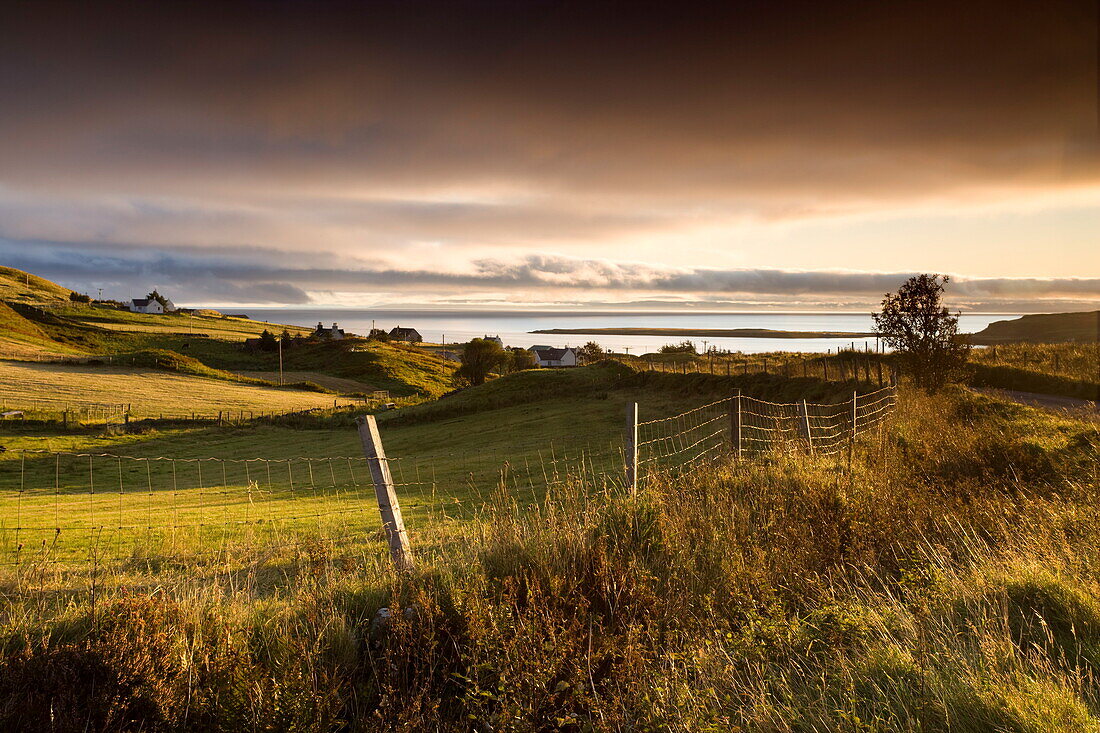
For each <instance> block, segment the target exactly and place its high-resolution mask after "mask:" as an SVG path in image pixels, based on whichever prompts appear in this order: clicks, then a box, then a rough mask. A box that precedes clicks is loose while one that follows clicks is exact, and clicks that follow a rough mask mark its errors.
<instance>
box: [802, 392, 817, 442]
mask: <svg viewBox="0 0 1100 733" xmlns="http://www.w3.org/2000/svg"><path fill="white" fill-rule="evenodd" d="M802 420H803V422H804V424H805V425H806V442H807V443H809V444H810V454H811V455H812V454H813V452H814V434H813V432H811V430H810V406H809V405H807V404H806V400H805V399H803V400H802Z"/></svg>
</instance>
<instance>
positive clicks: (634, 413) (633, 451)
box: [625, 402, 638, 495]
mask: <svg viewBox="0 0 1100 733" xmlns="http://www.w3.org/2000/svg"><path fill="white" fill-rule="evenodd" d="M625 446H626V456H625V457H626V487H627V488H628V489H630V493H631V494H632V495H633V494H637V493H638V403H637V402H630V403H628V404H627V406H626V441H625Z"/></svg>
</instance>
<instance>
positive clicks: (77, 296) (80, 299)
mask: <svg viewBox="0 0 1100 733" xmlns="http://www.w3.org/2000/svg"><path fill="white" fill-rule="evenodd" d="M69 300H71V301H72V302H74V303H91V302H92V299H91V297H90V296H87V295H85V294H84V293H78V292H76V291H75V290H74V291H72V292H71V293H69Z"/></svg>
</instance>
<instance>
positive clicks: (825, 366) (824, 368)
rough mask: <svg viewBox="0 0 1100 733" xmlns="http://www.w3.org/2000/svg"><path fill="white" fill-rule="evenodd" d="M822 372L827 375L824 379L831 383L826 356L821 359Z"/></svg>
mask: <svg viewBox="0 0 1100 733" xmlns="http://www.w3.org/2000/svg"><path fill="white" fill-rule="evenodd" d="M821 371H822V373H823V374H824V375H825V377H824V379H825V381H826V382H828V381H829V361H828V359H826V358H825V357H824V356H823V357H821Z"/></svg>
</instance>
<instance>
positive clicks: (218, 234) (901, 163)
mask: <svg viewBox="0 0 1100 733" xmlns="http://www.w3.org/2000/svg"><path fill="white" fill-rule="evenodd" d="M1097 22H1098V21H1097V4H1096V2H1095V1H1094V0H1073V1H1070V0H1048V1H1044V2H1017V1H1015V0H1001V1H998V2H986V1H985V0H976V1H974V2H966V3H958V2H942V1H941V0H924V1H921V2H908V1H906V0H898V1H896V2H893V1H892V2H888V3H869V2H835V3H827V2H779V1H770V0H768V1H766V0H755V1H753V2H740V3H738V2H722V3H709V4H703V3H692V2H681V1H678V2H662V3H653V2H645V1H643V0H635V2H630V3H608V2H604V3H599V2H551V1H550V0H509V1H507V2H505V1H490V0H484V1H482V2H468V1H467V0H446V1H442V2H425V1H422V0H401V1H400V2H326V1H325V0H315V1H313V2H307V1H306V0H293V1H292V0H282V1H275V0H269V1H267V2H238V3H229V2H226V3H220V4H217V5H215V4H212V3H211V4H204V3H178V4H177V3H172V2H163V3H147V2H134V3H125V4H124V3H53V2H48V1H47V2H36V3H25V4H22V5H21V6H20V7H18V8H15V9H14V10H13V9H12V8H10V7H9V8H6V9H5V10H4V11H3V18H2V19H0V264H4V265H8V266H12V267H18V268H21V269H26V270H30V271H32V272H34V273H36V274H39V275H42V276H45V277H49V278H51V279H54V280H56V281H58V282H60V283H61V284H63V285H65V286H67V287H70V288H73V289H76V290H79V291H82V292H89V293H91V294H92V295H96V294H97V293H98V289H99V288H102V289H103V295H104V297H115V298H128V297H132V296H133V297H139V296H141V295H144V294H145V293H146V292H147V291H148V290H150V289H152V288H154V287H156V288H158V289H159V290H160V291H161V292H162V293H166V294H168V295H169V296H170V297H172V298H173V299H174V300H175V301H176V302H177V303H179V304H187V305H229V304H234V305H250V304H251V305H261V304H262V305H279V304H287V305H303V304H310V305H312V306H349V307H351V306H355V307H364V308H384V307H410V306H424V307H446V308H463V307H478V308H485V307H490V308H504V307H507V308H519V307H525V306H531V307H540V308H545V307H562V308H573V309H583V308H595V307H599V308H608V307H611V308H642V309H644V308H660V309H662V310H665V309H669V308H673V309H675V308H684V309H707V310H721V309H738V310H746V309H748V310H768V309H780V310H793V309H815V310H816V309H864V310H865V309H866V308H867V307H869V306H872V305H873V304H875V303H876V302H877V301H878V300H879V299H881V297H882V294H883V293H884V292H886V291H888V290H892V289H895V288H896V287H897V285H899V284H900V283H901V282H902V281H903V280H904V279H905V278H906V277H908V276H909V275H911V274H913V273H917V272H937V273H945V274H950V275H951V276H952V282H951V284H950V285H949V288H948V293H949V296H950V302H951V303H952V304H953V305H955V306H957V307H960V308H962V309H964V310H979V311H980V310H985V311H1000V312H1044V311H1046V312H1049V311H1062V310H1082V309H1095V308H1100V244H1098V241H1100V236H1098V235H1100V135H1098V111H1097V97H1098V89H1100V86H1098V79H1097V60H1098V52H1097Z"/></svg>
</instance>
